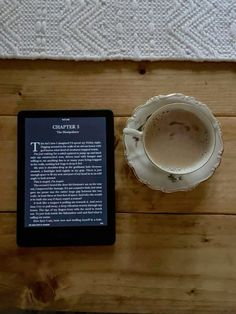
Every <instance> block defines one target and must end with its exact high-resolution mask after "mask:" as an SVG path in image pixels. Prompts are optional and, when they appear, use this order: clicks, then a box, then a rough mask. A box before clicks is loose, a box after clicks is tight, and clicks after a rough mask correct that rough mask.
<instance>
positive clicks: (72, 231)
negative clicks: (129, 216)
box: [17, 110, 115, 246]
mask: <svg viewBox="0 0 236 314" xmlns="http://www.w3.org/2000/svg"><path fill="white" fill-rule="evenodd" d="M46 117H47V118H48V117H52V118H53V117H55V118H57V117H78V118H80V117H104V118H105V120H106V183H107V194H106V195H107V224H106V225H104V226H103V225H101V226H69V227H64V226H59V227H28V226H27V227H26V226H25V188H26V187H25V167H26V161H25V119H26V118H42V119H43V118H46ZM17 122H18V124H17V132H18V139H17V155H18V156H17V244H18V245H19V246H65V245H67V246H73V245H110V244H113V243H114V242H115V174H114V117H113V113H112V111H110V110H42V111H36V110H35V111H21V112H19V113H18V121H17Z"/></svg>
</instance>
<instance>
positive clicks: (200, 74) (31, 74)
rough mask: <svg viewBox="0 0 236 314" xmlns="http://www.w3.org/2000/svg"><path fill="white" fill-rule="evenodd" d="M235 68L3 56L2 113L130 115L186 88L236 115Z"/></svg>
mask: <svg viewBox="0 0 236 314" xmlns="http://www.w3.org/2000/svg"><path fill="white" fill-rule="evenodd" d="M235 70H236V64H235V63H207V62H204V63H194V62H163V61H162V62H141V63H137V62H131V61H115V62H109V61H107V62H68V61H49V60H37V61H36V60H34V61H29V60H28V61H26V60H0V114H5V115H12V114H15V113H16V112H18V111H19V110H22V109H39V108H40V109H43V108H47V109H49V108H50V109H62V108H63V109H79V108H86V109H89V108H109V109H112V110H113V111H114V112H115V114H116V115H121V116H129V115H130V114H131V112H132V111H133V109H134V108H135V107H137V106H138V105H140V104H142V103H144V102H145V101H146V100H147V99H149V98H151V97H152V96H154V95H158V94H169V93H174V92H181V93H184V94H186V95H192V96H195V97H196V98H198V99H199V100H201V101H202V102H205V103H207V104H208V105H209V106H210V108H211V109H212V110H213V111H214V113H215V114H217V115H227V116H228V115H236V107H235V105H234V103H235V99H236V88H235V85H236V71H235Z"/></svg>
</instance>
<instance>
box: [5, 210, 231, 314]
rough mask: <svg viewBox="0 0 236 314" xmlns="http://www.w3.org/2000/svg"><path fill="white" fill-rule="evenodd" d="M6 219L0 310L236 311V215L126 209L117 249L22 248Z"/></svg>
mask: <svg viewBox="0 0 236 314" xmlns="http://www.w3.org/2000/svg"><path fill="white" fill-rule="evenodd" d="M0 224H1V228H0V258H1V268H0V310H3V309H6V308H7V307H11V308H15V309H17V308H18V309H19V308H21V309H45V310H64V311H66V310H67V311H94V312H125V313H144V312H145V313H167V314H168V313H175V314H178V313H179V314H180V313H181V314H184V313H191V314H193V313H198V314H201V313H203V314H206V313H212V314H217V313H222V314H223V313H234V312H235V311H236V272H235V267H236V250H235V249H236V245H235V243H236V216H225V215H222V216H218V215H210V216H208V215H155V214H118V215H117V241H116V244H115V245H114V246H109V247H65V248H17V247H16V244H15V214H3V213H1V214H0Z"/></svg>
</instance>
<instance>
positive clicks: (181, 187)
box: [123, 94, 223, 193]
mask: <svg viewBox="0 0 236 314" xmlns="http://www.w3.org/2000/svg"><path fill="white" fill-rule="evenodd" d="M170 103H191V104H194V105H196V106H199V108H200V109H201V110H202V111H204V112H205V113H206V114H207V115H208V117H209V119H210V120H211V121H212V123H213V125H214V128H215V131H216V145H215V148H214V152H213V154H212V156H211V158H210V159H209V160H208V162H207V163H206V164H205V165H204V166H203V167H201V168H200V169H198V170H196V171H194V172H192V173H189V174H184V175H175V174H171V173H167V172H164V171H162V170H160V169H158V168H157V167H155V166H154V165H153V164H152V163H151V162H150V160H149V159H148V157H147V156H146V154H145V151H144V147H143V143H142V141H141V140H139V139H138V138H136V137H135V136H132V135H127V134H123V140H124V147H125V157H126V159H127V162H128V164H129V166H130V167H131V168H132V169H133V172H134V174H135V175H136V177H137V178H138V180H139V181H141V182H142V183H144V184H146V185H147V186H149V187H150V188H152V189H154V190H161V191H163V192H168V193H170V192H176V191H188V190H191V189H193V188H194V187H196V186H197V185H198V184H199V183H201V182H202V181H205V180H207V179H208V178H210V177H211V176H212V175H213V173H214V172H215V170H216V168H217V167H218V166H219V164H220V161H221V156H222V153H223V142H222V138H221V130H220V125H219V122H218V121H217V120H216V118H215V117H214V116H213V114H212V113H211V111H210V110H209V109H208V107H207V106H206V105H204V104H202V103H200V102H199V101H197V100H196V99H194V98H193V97H189V96H185V95H182V94H170V95H160V96H155V97H153V98H151V99H149V100H148V101H147V102H146V103H145V104H144V105H142V106H139V107H138V108H136V110H135V111H134V113H133V115H132V116H131V118H129V119H128V121H127V124H126V127H127V128H133V129H136V130H141V129H142V127H143V125H144V124H145V122H146V120H147V119H148V118H149V116H150V115H151V114H152V113H153V112H154V111H155V110H157V109H158V108H161V107H162V106H164V105H166V104H170Z"/></svg>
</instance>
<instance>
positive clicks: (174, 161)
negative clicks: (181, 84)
mask: <svg viewBox="0 0 236 314" xmlns="http://www.w3.org/2000/svg"><path fill="white" fill-rule="evenodd" d="M144 141H145V146H146V150H147V152H148V154H149V156H150V158H151V159H152V161H153V162H154V163H156V164H157V165H159V166H160V167H162V168H165V169H167V170H168V171H185V170H187V169H189V168H191V167H196V165H197V164H198V163H199V162H201V161H202V159H203V158H204V157H206V155H207V154H208V151H209V134H208V131H207V128H206V126H205V125H204V123H203V122H202V121H201V120H200V119H199V118H198V117H197V116H196V115H194V114H193V113H191V112H189V111H187V110H182V109H172V110H166V111H163V112H162V113H160V114H159V115H157V116H155V117H154V119H153V120H152V121H151V122H150V123H149V124H148V125H147V127H146V132H145V138H144Z"/></svg>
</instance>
